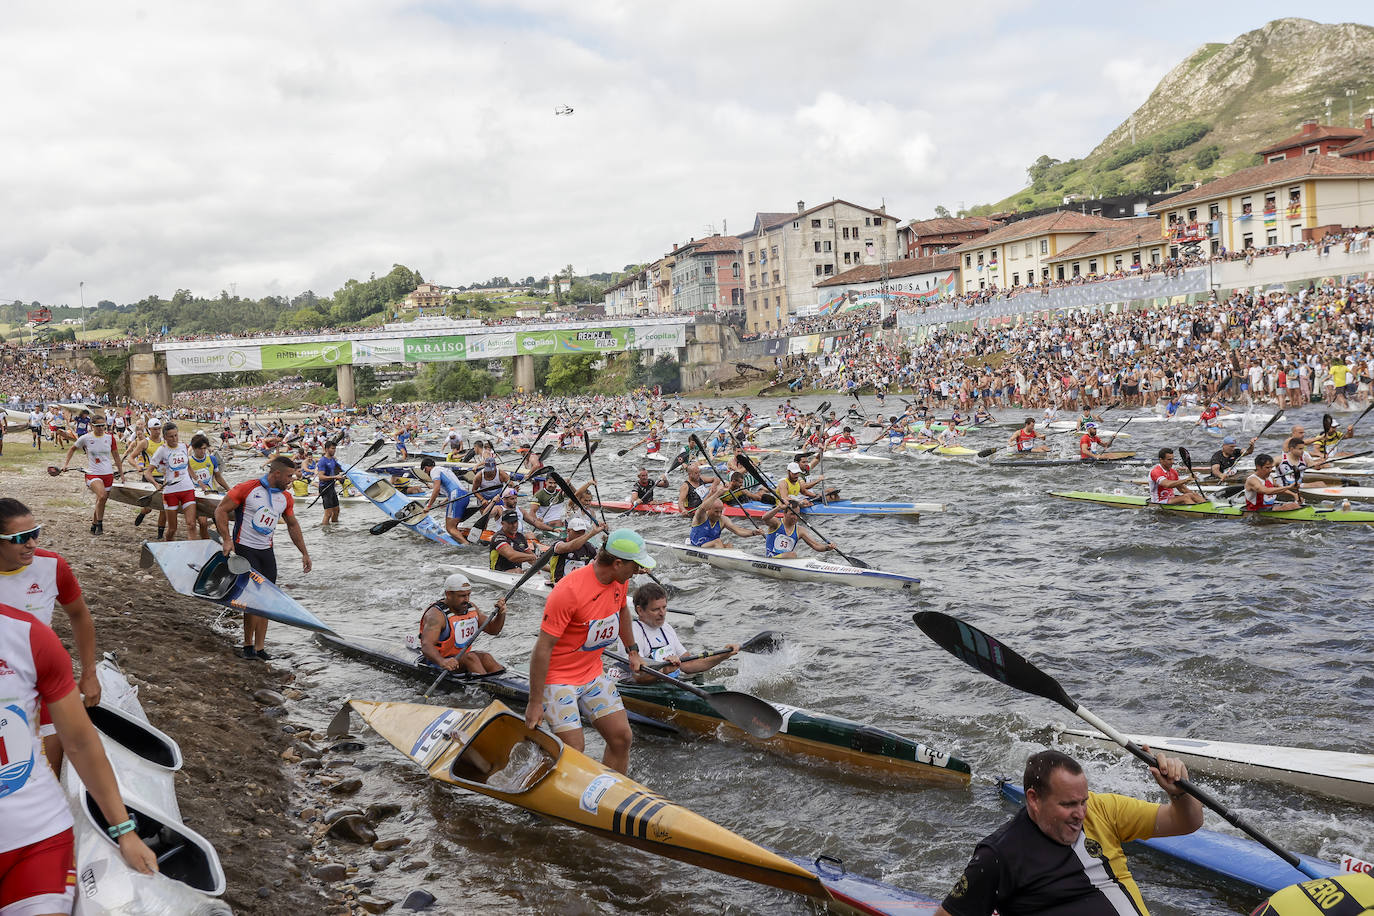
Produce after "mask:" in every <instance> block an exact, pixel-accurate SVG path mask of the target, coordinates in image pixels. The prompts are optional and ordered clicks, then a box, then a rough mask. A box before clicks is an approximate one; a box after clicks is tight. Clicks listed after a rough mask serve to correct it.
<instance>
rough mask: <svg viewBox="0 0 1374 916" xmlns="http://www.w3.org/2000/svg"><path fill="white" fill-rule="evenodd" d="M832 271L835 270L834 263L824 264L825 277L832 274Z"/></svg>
mask: <svg viewBox="0 0 1374 916" xmlns="http://www.w3.org/2000/svg"><path fill="white" fill-rule="evenodd" d="M834 272H835V265H834V264H827V265H825V275H826V276H827V277H828V276H830V275H831V274H833V273H834Z"/></svg>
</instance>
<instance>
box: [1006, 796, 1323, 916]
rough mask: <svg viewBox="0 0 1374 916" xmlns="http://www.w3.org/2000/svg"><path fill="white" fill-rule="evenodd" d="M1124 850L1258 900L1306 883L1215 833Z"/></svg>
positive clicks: (1315, 863) (1245, 844)
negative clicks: (1154, 856)
mask: <svg viewBox="0 0 1374 916" xmlns="http://www.w3.org/2000/svg"><path fill="white" fill-rule="evenodd" d="M1001 789H1002V795H1003V796H1005V797H1006V798H1007V799H1009V800H1011V801H1014V802H1016V803H1017V804H1024V803H1025V800H1026V793H1025V791H1024V790H1022V788H1021V787H1020V786H1019V785H1016V784H1014V783H1010V782H1004V783H1002V785H1001ZM1126 845H1127V848H1128V849H1129V848H1132V847H1135V848H1139V849H1147V850H1149V851H1150V852H1152V853H1155V854H1157V855H1159V856H1162V857H1164V858H1165V859H1168V860H1170V861H1173V862H1178V863H1180V864H1182V865H1186V866H1188V867H1189V868H1190V869H1192V870H1194V871H1195V872H1203V873H1204V874H1206V875H1208V876H1210V877H1212V878H1215V879H1218V880H1220V881H1222V882H1225V883H1227V884H1232V885H1235V886H1238V887H1240V888H1242V889H1244V890H1247V891H1249V892H1250V893H1254V894H1256V895H1258V896H1265V895H1268V894H1272V893H1275V892H1276V891H1280V890H1282V889H1283V888H1285V887H1287V886H1288V885H1290V884H1298V883H1299V882H1302V881H1308V880H1310V878H1309V876H1308V875H1305V874H1303V873H1302V872H1300V871H1298V870H1297V869H1296V868H1294V867H1293V866H1291V865H1289V864H1288V863H1287V862H1285V861H1283V860H1282V859H1280V858H1279V857H1278V856H1276V855H1274V854H1273V853H1272V852H1270V851H1269V850H1267V849H1265V848H1264V847H1263V846H1261V845H1260V844H1259V843H1256V842H1255V841H1254V840H1249V839H1245V838H1244V837H1238V836H1232V835H1231V834H1229V833H1217V832H1216V831H1215V830H1207V829H1205V828H1204V829H1202V830H1195V831H1193V832H1192V833H1190V834H1187V835H1186V836H1170V837H1155V838H1154V839H1151V840H1140V841H1138V842H1135V843H1128V844H1126ZM1299 858H1300V859H1302V861H1303V864H1305V865H1309V866H1311V867H1312V868H1313V869H1314V871H1315V872H1316V873H1317V874H1321V875H1324V876H1330V875H1334V874H1337V873H1339V872H1340V870H1341V867H1340V866H1339V865H1337V864H1336V863H1335V862H1327V861H1325V860H1322V859H1314V858H1311V857H1310V856H1299Z"/></svg>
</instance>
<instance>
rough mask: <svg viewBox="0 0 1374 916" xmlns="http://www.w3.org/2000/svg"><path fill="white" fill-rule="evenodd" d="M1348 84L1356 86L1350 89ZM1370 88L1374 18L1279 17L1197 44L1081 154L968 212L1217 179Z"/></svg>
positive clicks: (1045, 163) (1356, 102) (1043, 163)
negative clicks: (1371, 22) (1330, 21)
mask: <svg viewBox="0 0 1374 916" xmlns="http://www.w3.org/2000/svg"><path fill="white" fill-rule="evenodd" d="M1347 89H1349V90H1353V91H1354V95H1353V96H1351V97H1349V98H1347V96H1346V90H1347ZM1371 95H1374V27H1372V26H1367V25H1360V24H1356V23H1339V24H1334V25H1327V24H1323V23H1318V22H1312V21H1311V20H1308V19H1297V18H1289V19H1276V20H1274V21H1273V22H1269V23H1267V24H1266V25H1264V26H1263V27H1261V28H1258V29H1255V30H1254V31H1251V32H1246V33H1245V34H1244V35H1241V36H1240V37H1238V38H1237V39H1235V40H1234V41H1232V42H1231V43H1230V44H1220V43H1214V44H1206V45H1203V46H1202V47H1200V48H1198V49H1197V50H1196V51H1194V52H1193V53H1192V54H1190V55H1189V56H1188V57H1187V58H1185V59H1184V60H1183V61H1181V62H1180V63H1179V64H1178V65H1177V66H1175V67H1174V68H1173V69H1172V70H1170V71H1169V72H1168V73H1167V74H1166V75H1165V76H1164V78H1163V79H1162V80H1160V82H1159V85H1158V86H1156V87H1155V89H1154V91H1153V92H1151V93H1150V97H1149V98H1148V99H1146V100H1145V103H1144V104H1143V105H1141V106H1140V107H1139V108H1137V109H1136V110H1135V112H1133V113H1132V114H1131V116H1130V117H1128V118H1127V119H1126V120H1125V121H1123V122H1122V123H1121V124H1120V125H1119V126H1117V128H1116V129H1115V130H1113V131H1112V132H1111V133H1109V134H1108V135H1107V136H1106V138H1105V139H1103V141H1102V142H1101V143H1099V144H1098V145H1097V147H1096V148H1094V149H1093V151H1092V152H1090V153H1089V154H1088V155H1087V156H1085V157H1083V158H1082V159H1071V160H1068V161H1067V162H1058V161H1056V160H1053V159H1050V158H1049V157H1041V159H1040V160H1039V161H1038V162H1037V163H1036V164H1035V165H1034V166H1032V168H1031V172H1032V177H1033V179H1034V181H1033V183H1032V185H1031V186H1030V187H1028V188H1026V189H1024V190H1022V191H1019V192H1017V193H1015V194H1013V195H1011V196H1010V197H1007V198H1005V199H1003V200H1001V201H999V202H997V203H995V204H988V205H984V206H980V207H975V208H974V209H973V210H971V211H970V213H972V214H976V215H985V214H987V213H990V212H997V211H1000V210H1030V209H1035V208H1038V207H1046V206H1054V205H1057V204H1059V203H1060V202H1061V201H1062V200H1063V198H1064V197H1066V196H1070V195H1081V196H1087V197H1102V196H1110V195H1113V194H1123V193H1133V192H1136V191H1142V190H1161V189H1162V187H1163V184H1164V182H1166V181H1167V183H1168V185H1170V186H1176V185H1177V184H1179V183H1181V182H1184V181H1195V180H1207V179H1212V178H1219V177H1221V176H1223V175H1229V174H1230V173H1231V172H1234V171H1236V170H1238V169H1241V168H1245V167H1247V166H1250V165H1254V164H1256V162H1257V161H1258V160H1257V159H1256V158H1255V151H1256V150H1258V149H1260V148H1262V147H1264V146H1267V145H1268V144H1270V143H1272V142H1274V141H1277V140H1280V139H1282V138H1284V137H1287V136H1289V135H1291V134H1295V133H1297V132H1298V129H1299V125H1300V124H1301V122H1302V121H1303V120H1305V119H1307V118H1321V119H1322V121H1323V123H1325V121H1326V118H1325V115H1326V111H1327V106H1326V102H1325V100H1326V99H1328V98H1330V99H1331V100H1332V102H1331V107H1330V111H1331V123H1332V124H1335V125H1338V126H1345V125H1346V124H1347V123H1348V116H1349V112H1350V111H1351V110H1352V109H1353V111H1354V113H1355V123H1356V124H1357V125H1358V124H1360V123H1361V121H1360V116H1361V115H1362V113H1363V112H1364V111H1366V110H1368V108H1369V107H1370V104H1371V103H1370V102H1369V101H1367V100H1366V96H1371ZM1352 103H1353V104H1352ZM1150 185H1153V187H1149V186H1150Z"/></svg>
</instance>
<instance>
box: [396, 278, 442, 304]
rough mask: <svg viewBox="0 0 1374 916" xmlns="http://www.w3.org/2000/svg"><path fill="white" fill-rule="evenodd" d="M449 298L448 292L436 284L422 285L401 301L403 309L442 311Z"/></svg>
mask: <svg viewBox="0 0 1374 916" xmlns="http://www.w3.org/2000/svg"><path fill="white" fill-rule="evenodd" d="M447 298H448V291H447V290H445V289H444V288H443V287H442V286H439V285H438V284H435V283H421V284H420V285H419V286H417V287H416V288H415V290H414V291H413V292H410V293H407V294H406V297H405V299H403V300H402V301H401V308H403V309H426V308H429V309H440V310H442V309H443V308H444V300H446V299H447Z"/></svg>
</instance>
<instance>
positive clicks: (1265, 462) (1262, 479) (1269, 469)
mask: <svg viewBox="0 0 1374 916" xmlns="http://www.w3.org/2000/svg"><path fill="white" fill-rule="evenodd" d="M1273 472H1274V459H1273V456H1271V455H1263V454H1261V455H1256V456H1255V471H1254V473H1253V474H1251V475H1250V476H1249V477H1247V478H1245V511H1246V512H1286V511H1288V510H1290V509H1301V508H1302V502H1301V501H1300V500H1298V499H1297V496H1298V484H1297V482H1294V483H1290V484H1287V485H1283V486H1275V485H1274V484H1272V483H1270V482H1269V475H1270V474H1272V473H1273ZM1280 493H1291V494H1292V495H1293V497H1294V500H1293V501H1290V502H1286V503H1280V502H1278V500H1277V499H1276V497H1277V496H1278V495H1279V494H1280Z"/></svg>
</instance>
